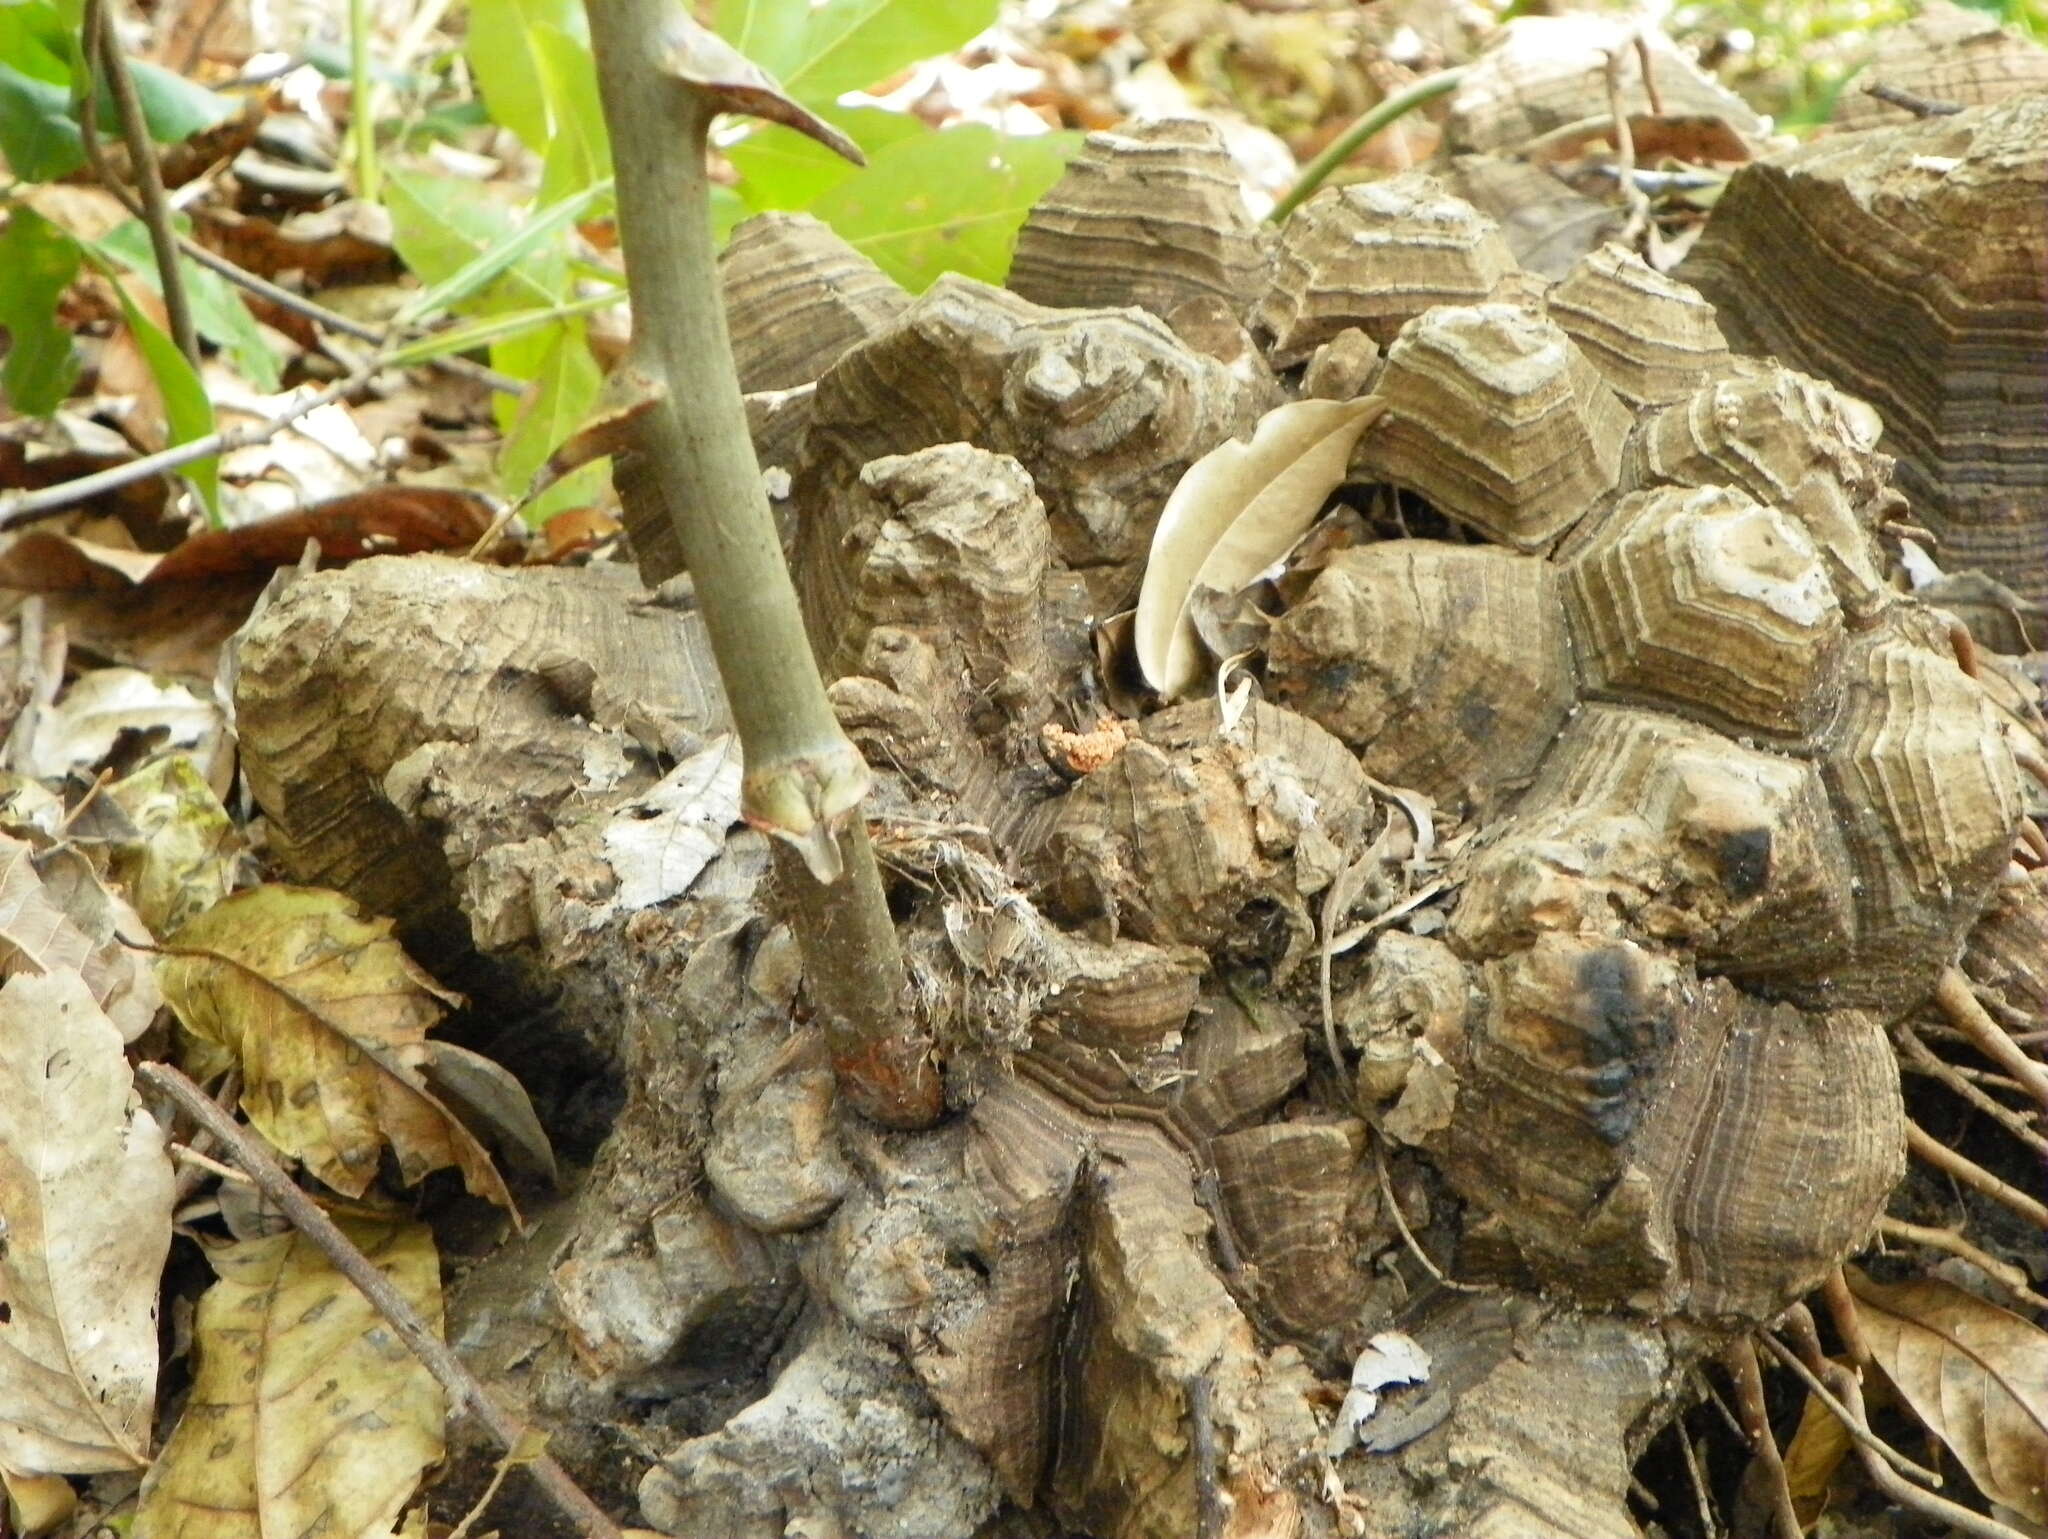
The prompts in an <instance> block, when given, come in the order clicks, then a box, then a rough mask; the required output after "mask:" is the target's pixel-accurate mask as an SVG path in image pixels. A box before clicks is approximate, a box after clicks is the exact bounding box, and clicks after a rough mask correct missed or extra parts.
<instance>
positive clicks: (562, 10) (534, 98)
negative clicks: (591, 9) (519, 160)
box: [463, 0, 589, 150]
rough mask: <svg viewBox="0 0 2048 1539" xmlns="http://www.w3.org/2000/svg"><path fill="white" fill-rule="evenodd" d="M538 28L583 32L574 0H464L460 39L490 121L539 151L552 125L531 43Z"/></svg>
mask: <svg viewBox="0 0 2048 1539" xmlns="http://www.w3.org/2000/svg"><path fill="white" fill-rule="evenodd" d="M542 27H552V28H553V29H554V30H555V31H557V32H561V33H565V34H567V35H568V36H570V37H574V38H579V39H581V38H584V37H587V36H588V35H589V33H588V30H587V28H586V26H585V23H584V19H583V7H582V5H581V4H579V3H578V0H470V3H469V35H468V40H467V41H466V42H465V43H464V44H463V54H464V56H465V57H467V58H468V60H469V67H470V68H471V69H472V70H474V71H475V72H476V78H477V83H478V84H479V85H481V86H482V87H483V88H484V101H485V103H486V104H487V105H488V106H489V107H490V109H491V118H492V121H494V122H496V123H498V124H499V125H501V126H502V127H505V128H509V129H511V130H512V132H513V133H515V134H517V135H519V137H520V138H521V139H523V140H524V141H525V142H526V146H527V148H528V149H531V150H545V149H546V148H547V147H548V140H549V138H550V137H551V136H552V133H553V128H554V125H553V124H552V123H551V122H550V120H549V115H548V98H547V89H546V86H545V83H544V81H543V78H542V74H541V66H540V63H539V60H538V59H537V58H536V57H535V47H534V42H533V39H534V35H535V33H536V32H538V31H539V29H541V28H542Z"/></svg>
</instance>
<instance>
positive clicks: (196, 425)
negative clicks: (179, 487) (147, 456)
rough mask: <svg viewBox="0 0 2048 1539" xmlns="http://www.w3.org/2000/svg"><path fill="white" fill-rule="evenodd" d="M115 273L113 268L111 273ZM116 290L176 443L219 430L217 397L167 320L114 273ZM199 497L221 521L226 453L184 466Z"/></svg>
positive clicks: (216, 523)
mask: <svg viewBox="0 0 2048 1539" xmlns="http://www.w3.org/2000/svg"><path fill="white" fill-rule="evenodd" d="M108 276H109V277H112V276H113V275H112V274H111V273H110V274H109V275H108ZM114 292H115V293H116V294H117V295H119V296H120V299H121V311H122V314H123V315H124V316H125V317H126V318H127V321H128V329H129V331H131V332H132V333H134V336H135V344H136V346H137V347H139V348H140V349H141V350H142V360H143V362H144V363H147V364H148V365H149V372H150V377H151V378H152V379H154V380H155V381H156V387H157V389H158V391H159V392H161V393H162V395H163V398H164V421H165V424H166V425H167V426H168V427H169V429H170V441H171V443H172V444H173V445H176V444H187V443H190V442H192V440H193V439H195V438H205V437H206V436H207V435H208V434H210V433H212V432H213V402H212V401H210V400H209V399H207V395H206V386H205V385H204V384H202V383H201V382H200V379H199V372H198V371H197V370H196V369H194V368H193V367H192V365H191V363H190V362H188V361H187V360H186V357H185V355H184V354H183V353H181V352H179V351H178V344H177V343H175V342H173V341H172V340H171V339H170V338H169V337H168V336H167V335H165V333H164V330H163V328H162V327H161V326H159V325H157V324H156V322H154V321H152V320H151V319H150V318H149V317H148V316H146V315H144V314H143V313H142V310H141V307H140V306H138V305H137V304H136V303H135V301H134V300H132V299H130V298H129V297H128V290H127V287H126V286H125V285H124V284H123V283H122V282H121V281H120V279H118V278H115V279H114ZM184 474H185V476H186V478H187V479H188V480H190V481H191V483H192V485H193V488H194V490H196V491H197V492H198V493H199V500H200V501H201V502H202V503H204V504H205V505H206V518H207V522H208V523H209V524H211V525H213V527H215V528H216V529H218V528H219V527H220V526H221V516H220V456H219V455H215V454H209V455H208V456H206V458H204V459H200V460H194V461H192V463H191V464H189V465H187V466H186V467H185V469H184Z"/></svg>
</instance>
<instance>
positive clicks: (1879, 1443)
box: [1757, 1331, 1941, 1486]
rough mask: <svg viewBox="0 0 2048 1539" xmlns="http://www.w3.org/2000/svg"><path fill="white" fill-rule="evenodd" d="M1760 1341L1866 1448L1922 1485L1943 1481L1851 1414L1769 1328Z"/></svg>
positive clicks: (1936, 1483) (1758, 1338)
mask: <svg viewBox="0 0 2048 1539" xmlns="http://www.w3.org/2000/svg"><path fill="white" fill-rule="evenodd" d="M1757 1340H1759V1341H1761V1342H1762V1343H1763V1344H1764V1348H1765V1350H1767V1351H1768V1352H1769V1353H1770V1354H1771V1356H1773V1357H1775V1358H1776V1359H1777V1360H1778V1361H1779V1363H1781V1364H1782V1365H1783V1366H1784V1367H1786V1368H1789V1369H1790V1370H1791V1371H1792V1373H1793V1374H1794V1375H1795V1376H1796V1377H1797V1378H1798V1379H1799V1382H1800V1383H1802V1384H1804V1385H1805V1386H1806V1388H1807V1390H1808V1392H1809V1393H1810V1394H1812V1396H1813V1397H1814V1399H1816V1400H1818V1401H1819V1402H1820V1403H1821V1404H1822V1405H1824V1406H1826V1407H1827V1408H1828V1411H1829V1413H1830V1414H1831V1415H1833V1417H1834V1418H1835V1420H1836V1421H1838V1422H1840V1423H1841V1424H1842V1430H1843V1431H1844V1432H1846V1433H1848V1434H1849V1436H1850V1437H1852V1438H1854V1439H1855V1440H1856V1441H1857V1442H1859V1443H1861V1444H1863V1445H1864V1447H1866V1448H1868V1449H1869V1450H1870V1451H1871V1452H1872V1453H1874V1454H1876V1455H1877V1456H1878V1457H1879V1458H1881V1459H1883V1460H1884V1461H1885V1463H1887V1464H1889V1465H1890V1466H1891V1467H1892V1468H1893V1469H1895V1470H1897V1471H1898V1472H1899V1473H1900V1474H1902V1475H1905V1476H1907V1477H1908V1478H1910V1479H1913V1480H1917V1481H1919V1482H1920V1483H1921V1484H1923V1485H1929V1486H1938V1485H1940V1484H1941V1476H1939V1475H1937V1474H1936V1473H1935V1472H1934V1471H1933V1470H1931V1469H1929V1468H1927V1466H1926V1465H1924V1464H1915V1463H1914V1462H1913V1461H1912V1460H1911V1459H1909V1458H1907V1457H1906V1456H1905V1455H1904V1454H1902V1453H1900V1452H1899V1451H1898V1450H1897V1449H1896V1448H1894V1447H1892V1446H1891V1444H1889V1443H1887V1442H1886V1441H1885V1440H1884V1439H1883V1438H1881V1437H1879V1436H1878V1435H1877V1434H1876V1433H1875V1432H1872V1431H1871V1430H1870V1429H1869V1428H1868V1427H1866V1426H1864V1425H1863V1423H1862V1422H1861V1421H1859V1420H1858V1419H1857V1418H1856V1417H1855V1416H1854V1415H1852V1414H1851V1413H1850V1410H1849V1408H1848V1407H1847V1406H1846V1405H1844V1404H1842V1402H1841V1401H1840V1400H1838V1399H1836V1398H1835V1395H1834V1393H1833V1391H1831V1390H1830V1389H1829V1388H1828V1387H1827V1385H1825V1384H1823V1383H1821V1381H1820V1380H1819V1379H1818V1378H1817V1377H1815V1375H1814V1372H1813V1370H1812V1369H1811V1368H1809V1367H1807V1366H1806V1364H1804V1363H1802V1362H1801V1361H1800V1360H1799V1359H1798V1357H1797V1356H1795V1355H1794V1354H1793V1353H1792V1351H1791V1350H1790V1349H1789V1348H1787V1347H1786V1345H1785V1344H1784V1343H1783V1342H1782V1341H1780V1340H1778V1338H1777V1337H1775V1336H1773V1335H1772V1334H1771V1333H1770V1332H1769V1331H1759V1332H1757Z"/></svg>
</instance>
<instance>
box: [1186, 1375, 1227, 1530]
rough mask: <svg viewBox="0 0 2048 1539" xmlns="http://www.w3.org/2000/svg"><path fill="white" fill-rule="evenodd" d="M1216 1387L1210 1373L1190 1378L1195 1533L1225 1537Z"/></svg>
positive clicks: (1189, 1421)
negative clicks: (1217, 1456)
mask: <svg viewBox="0 0 2048 1539" xmlns="http://www.w3.org/2000/svg"><path fill="white" fill-rule="evenodd" d="M1214 1399H1215V1387H1214V1386H1213V1385H1212V1384H1210V1382H1209V1376H1208V1375H1207V1374H1206V1373H1198V1374H1196V1375H1195V1376H1194V1378H1192V1379H1190V1380H1189V1381H1188V1441H1189V1443H1190V1444H1192V1445H1193V1448H1194V1455H1195V1534H1196V1536H1197V1539H1223V1521H1224V1518H1225V1516H1226V1514H1225V1512H1224V1510H1223V1489H1222V1487H1221V1486H1219V1485H1218V1484H1217V1481H1216V1468H1217V1467H1216V1416H1215V1408H1214V1404H1213V1402H1214Z"/></svg>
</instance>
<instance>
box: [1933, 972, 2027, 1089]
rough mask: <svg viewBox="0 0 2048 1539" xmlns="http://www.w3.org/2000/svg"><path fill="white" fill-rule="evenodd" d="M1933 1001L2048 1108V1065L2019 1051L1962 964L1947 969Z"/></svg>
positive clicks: (1975, 1042) (1961, 1030)
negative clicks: (1979, 996) (1984, 1003)
mask: <svg viewBox="0 0 2048 1539" xmlns="http://www.w3.org/2000/svg"><path fill="white" fill-rule="evenodd" d="M1934 1002H1935V1004H1936V1005H1938V1006H1939V1007H1940V1008H1941V1013H1942V1014H1943V1015H1945V1016H1947V1017H1948V1020H1949V1024H1950V1025H1951V1026H1953V1027H1955V1029H1956V1030H1957V1031H1960V1032H1961V1033H1962V1034H1963V1035H1964V1036H1966V1037H1968V1038H1969V1039H1970V1043H1971V1045H1972V1046H1974V1047H1975V1048H1976V1049H1977V1051H1978V1052H1980V1053H1982V1054H1983V1055H1984V1056H1985V1057H1986V1058H1989V1059H1990V1060H1991V1061H1992V1062H1993V1063H1995V1064H1997V1065H1998V1067H1999V1068H2001V1069H2003V1070H2005V1072H2006V1073H2008V1074H2010V1075H2011V1076H2012V1077H2013V1078H2014V1079H2016V1080H2018V1081H2019V1082H2020V1083H2021V1084H2022V1085H2024V1086H2025V1087H2026V1089H2027V1093H2028V1094H2029V1095H2031V1096H2033V1098H2034V1099H2035V1100H2037V1101H2039V1102H2040V1103H2041V1104H2042V1106H2044V1107H2048V1067H2044V1066H2043V1065H2042V1064H2041V1063H2039V1062H2038V1061H2037V1060H2035V1059H2034V1058H2032V1057H2030V1056H2029V1055H2028V1054H2026V1053H2024V1052H2022V1051H2020V1048H2019V1046H2018V1044H2017V1043H2015V1042H2014V1041H2013V1039H2012V1038H2011V1037H2009V1036H2007V1035H2006V1032H2005V1028H2004V1027H2002V1026H2000V1025H1999V1024H1998V1022H1996V1021H1994V1020H1993V1019H1992V1018H1991V1016H1990V1014H1989V1013H1988V1012H1987V1011H1986V1010H1985V1009H1984V1007H1983V1006H1982V1005H1980V1004H1978V1003H1977V995H1976V993H1975V991H1974V990H1972V989H1971V987H1970V979H1969V975H1968V974H1966V973H1965V972H1964V971H1963V970H1962V969H1961V968H1960V967H1949V968H1945V969H1944V970H1943V972H1942V975H1941V980H1940V982H1938V983H1936V984H1935V985H1934Z"/></svg>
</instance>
